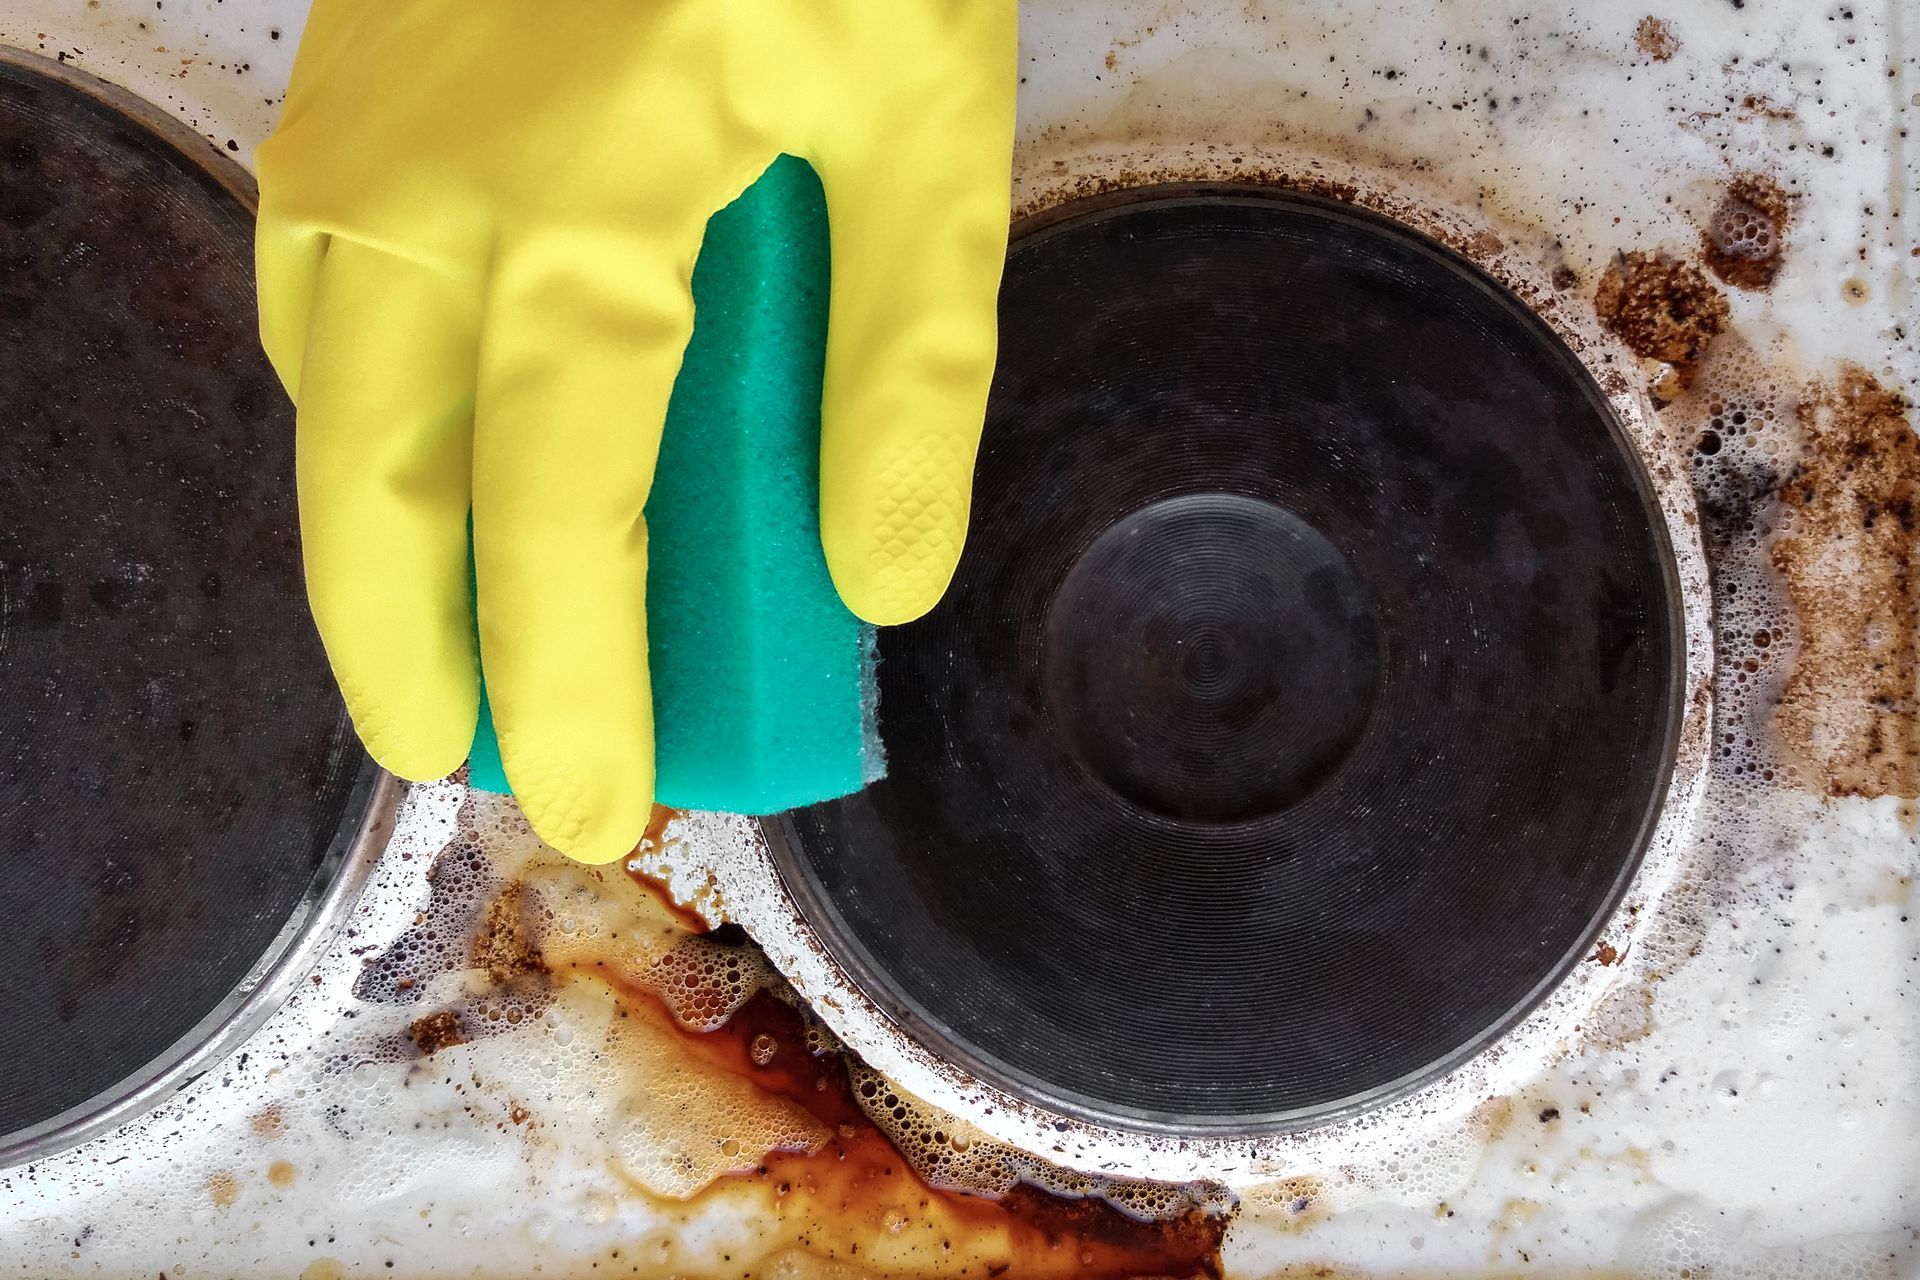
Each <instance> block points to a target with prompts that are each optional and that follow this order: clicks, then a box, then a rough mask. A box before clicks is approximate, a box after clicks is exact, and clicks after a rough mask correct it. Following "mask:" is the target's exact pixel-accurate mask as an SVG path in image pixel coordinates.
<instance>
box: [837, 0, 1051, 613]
mask: <svg viewBox="0 0 1920 1280" xmlns="http://www.w3.org/2000/svg"><path fill="white" fill-rule="evenodd" d="M1000 7H1001V6H995V5H981V6H979V8H980V9H981V10H983V11H984V10H991V9H998V8H1000ZM1004 8H1005V9H1006V10H1007V11H1008V12H1007V17H1006V18H1005V19H1004V21H1001V22H998V23H987V24H985V25H984V26H983V27H982V28H981V30H980V31H978V32H970V33H968V36H969V38H971V39H975V40H978V41H979V42H980V43H981V44H982V45H983V48H982V49H981V50H980V51H978V52H977V53H976V54H975V55H974V56H973V57H972V60H971V62H970V65H974V66H982V67H991V68H995V69H996V70H995V73H994V75H989V76H987V77H984V78H983V79H982V81H981V83H979V84H978V85H977V86H974V87H973V88H972V89H971V90H968V89H965V88H963V87H959V86H953V85H945V86H941V85H929V86H924V87H920V88H916V89H911V90H903V91H902V92H903V96H902V97H901V99H900V100H901V101H903V102H904V101H912V102H928V103H932V104H933V108H932V109H930V110H927V111H924V112H898V113H894V114H893V116H892V117H891V118H890V119H888V120H887V121H886V122H885V123H884V124H883V125H881V126H880V131H879V132H874V133H871V134H861V133H856V134H855V135H853V136H848V137H845V138H837V139H836V140H835V141H833V142H831V143H829V144H827V145H826V146H825V147H824V148H823V150H822V151H821V152H820V153H819V154H818V155H817V156H816V157H815V163H816V165H817V166H818V168H819V169H820V176H821V182H822V184H823V185H824V186H825V188H826V192H827V212H828V222H829V226H830V229H831V235H832V240H833V251H832V256H833V267H832V297H831V301H830V304H829V305H830V308H831V310H830V319H829V322H828V335H827V365H826V377H825V386H824V388H823V398H822V402H821V443H820V536H821V542H822V544H823V546H824V547H825V549H826V555H827V565H828V567H829V568H830V569H831V570H832V573H833V580H834V584H835V585H836V586H837V587H838V588H839V590H840V594H841V596H842V598H843V599H845V601H846V602H847V607H848V608H850V609H852V610H853V611H854V612H855V613H857V614H859V615H860V616H861V617H863V618H865V619H866V620H867V621H869V622H874V623H880V624H883V625H884V624H890V623H898V622H906V621H909V620H911V619H913V618H916V617H918V616H920V615H921V614H922V613H925V612H926V611H927V610H928V609H931V608H932V607H933V606H934V604H935V603H937V602H938V601H939V599H940V596H941V594H942V593H943V592H945V590H946V587H947V583H948V581H949V580H950V579H951V578H952V576H953V571H954V567H955V565H956V564H957V563H958V562H959V558H960V548H961V543H962V541H963V540H964V538H965V536H966V527H967V511H968V505H969V496H970V493H971V489H972V481H973V462H974V455H975V453H976V452H977V450H978V448H979V443H980V429H981V425H982V420H983V418H984V416H985V412H986V401H987V389H988V386H989V384H990V383H991V381H992V378H993V360H994V343H995V331H996V307H997V303H998V298H999V287H1000V273H1001V269H1002V267H1003V266H1004V265H1005V262H1006V252H1007V222H1008V209H1009V204H1010V200H1011V194H1010V183H1011V178H1010V171H1011V165H1012V159H1011V155H1012V136H1013V97H1014V93H1013V82H1014V72H1015V58H1014V47H1013V23H1012V18H1011V10H1012V6H1011V5H1008V6H1004ZM1001 45H1004V46H1005V47H1004V48H1001V47H1000V46H1001ZM1001 67H1004V69H1005V74H1004V76H1003V77H1001V78H1000V79H996V78H995V76H998V75H999V71H998V69H999V68H1001ZM1002 81H1004V82H1002ZM907 92H912V93H913V94H915V95H916V96H913V97H908V96H904V95H905V93H907ZM909 162H910V163H911V164H912V165H913V166H914V167H913V168H911V169H909V170H904V171H903V169H902V165H903V164H907V163H909Z"/></svg>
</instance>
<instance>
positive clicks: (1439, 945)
mask: <svg viewBox="0 0 1920 1280" xmlns="http://www.w3.org/2000/svg"><path fill="white" fill-rule="evenodd" d="M1001 324H1002V332H1001V357H1000V368H999V373H998V376H997V378H996V381H995V384H994V392H993V399H992V404H991V407H990V410H989V414H988V423H987V430H986V436H985V440H984V443H983V446H982V451H981V456H980V464H979V471H978V488H977V495H976V499H975V503H976V506H975V517H974V526H973V529H972V532H971V534H970V537H969V542H968V546H967V552H966V555H965V558H964V560H963V562H962V564H961V566H960V570H959V573H958V576H957V577H956V579H955V581H954V584H953V589H952V591H951V592H950V593H949V595H948V596H947V598H946V600H945V601H944V602H943V603H942V604H941V605H940V607H939V608H938V609H936V610H935V611H934V612H933V613H932V614H931V615H929V616H928V617H927V618H925V619H923V620H922V621H920V622H917V623H914V624H911V625H909V626H905V627H900V628H897V629H893V630H890V631H886V632H883V633H882V635H881V637H880V657H881V665H880V685H881V699H880V728H881V734H882V736H883V738H884V740H885V743H886V747H887V751H888V756H889V765H888V775H887V777H886V778H885V779H884V780H883V781H882V782H880V783H878V784H876V785H875V786H873V787H871V788H869V789H868V790H867V791H865V792H863V793H861V794H859V795H856V796H853V797H851V798H849V799H847V800H843V801H838V802H835V803H832V804H827V805H822V806H818V807H815V808H812V809H808V810H804V811H801V812H798V813H796V814H793V815H790V816H789V817H788V818H787V819H784V820H781V821H779V822H775V823H770V824H769V834H770V836H771V839H772V844H773V846H774V853H775V857H776V859H777V860H778V861H779V862H780V863H781V866H782V871H783V874H784V875H785V877H786V879H787V880H788V881H789V884H790V887H791V888H792V889H793V890H794V892H795V896H796V898H797V899H798V901H799V903H800V906H801V909H802V911H803V912H804V913H805V914H806V916H807V918H808V919H809V921H810V922H811V923H812V924H813V926H814V927H815V929H816V930H817V931H818V932H819V933H820V934H821V935H822V936H823V938H824V939H825V940H826V942H827V945H828V946H829V947H830V948H831V949H832V950H833V951H834V953H835V954H836V956H837V957H838V958H839V959H840V961H841V963H842V964H843V965H845V967H846V968H847V969H848V971H849V972H850V974H851V975H852V976H853V977H854V979H855V980H856V981H857V982H859V983H860V985H861V986H862V987H863V989H865V990H866V991H867V992H868V993H869V995H871V996H872V998H873V999H874V1000H875V1001H876V1002H877V1003H878V1004H880V1006H881V1007H882V1008H883V1009H885V1010H886V1011H887V1012H888V1013H889V1014H890V1015H891V1016H893V1017H894V1018H896V1019H897V1020H899V1021H900V1022H901V1023H902V1024H903V1025H904V1026H906V1027H907V1028H908V1030H909V1031H910V1032H911V1033H913V1034H914V1035H915V1036H917V1037H918V1038H919V1039H921V1040H922V1041H923V1042H924V1043H926V1044H927V1045H928V1046H929V1047H931V1048H933V1049H934V1050H935V1051H936V1052H939V1053H942V1054H944V1055H946V1056H948V1057H949V1058H950V1059H951V1060H953V1061H955V1062H957V1063H959V1064H960V1065H962V1066H964V1067H966V1068H967V1069H969V1070H970V1071H972V1072H974V1073H975V1074H976V1075H977V1076H979V1077H980V1078H982V1079H984V1080H987V1081H989V1082H991V1083H994V1084H996V1085H998V1086H1000V1087H1002V1088H1004V1089H1006V1090H1008V1091H1010V1092H1012V1093H1013V1094H1015V1095H1016V1096H1021V1097H1025V1098H1027V1099H1030V1100H1033V1101H1036V1102H1039V1103H1041V1104H1043V1105H1045V1106H1048V1107H1051V1108H1054V1109H1056V1110H1059V1111H1064V1112H1066V1113H1068V1114H1075V1115H1080V1116H1083V1117H1086V1118H1090V1119H1094V1120H1097V1121H1100V1122H1104V1123H1111V1124H1118V1125H1121V1126H1125V1127H1132V1128H1142V1129H1177V1130H1181V1131H1190V1132H1196V1133H1204V1132H1228V1131H1236V1132H1257V1131H1261V1130H1271V1129H1279V1128H1289V1127H1298V1126H1300V1125H1303V1124H1308V1123H1313V1122H1316V1121H1318V1120H1322V1119H1325V1118H1328V1117H1330V1116H1332V1115H1335V1114H1341V1113H1345V1112H1347V1111H1350V1110H1352V1109H1354V1108H1356V1107H1360V1106H1364V1105H1368V1104H1371V1103H1374V1102H1377V1101H1380V1100H1383V1099H1385V1098H1387V1097H1390V1096H1393V1095H1395V1094H1398V1093H1400V1092H1404V1091H1406V1090H1408V1089H1410V1088H1413V1087H1415V1086H1417V1085H1418V1084H1419V1083H1421V1082H1423V1081H1425V1080H1428V1079H1431V1078H1432V1077H1433V1076H1434V1075H1436V1074H1437V1073H1439V1072H1442V1071H1444V1070H1445V1069H1447V1068H1448V1067H1450V1066H1452V1065H1454V1064H1457V1063H1458V1062H1460V1061H1461V1060H1463V1059H1464V1058H1465V1057H1466V1056H1468V1055H1470V1054H1471V1053H1473V1052H1474V1051H1476V1050H1477V1049H1479V1048H1481V1047H1483V1046H1484V1045H1485V1044H1487V1043H1488V1042H1489V1041H1490V1040H1491V1039H1492V1038H1493V1037H1494V1036H1496V1035H1497V1034H1499V1032H1500V1031H1502V1030H1503V1029H1504V1028H1506V1027H1508V1026H1510V1025H1512V1023H1513V1022H1515V1021H1516V1020H1518V1019H1519V1018H1520V1017H1521V1016H1524V1014H1525V1013H1526V1012H1527V1011H1528V1010H1529V1009H1530V1008H1531V1007H1533V1006H1534V1005H1535V1004H1537V1002H1538V1001H1539V999H1540V998H1541V997H1542V996H1543V995H1544V994H1545V993H1546V991H1548V990H1549V989H1551V987H1552V985H1553V984H1554V983H1555V982H1556V981H1557V980H1558V979H1559V978H1560V977H1561V976H1563V975H1564V974H1565V973H1566V971H1567V970H1568V968H1569V967H1570V966H1571V965H1572V964H1573V963H1575V962H1576V961H1577V960H1578V958H1579V957H1580V955H1581V954H1582V952H1583V951H1584V950H1585V949H1586V948H1587V947H1589V946H1590V945H1591V942H1592V939H1593V937H1594V935H1595V933H1596V931H1597V930H1598V928H1599V926H1600V924H1601V922H1602V921H1603V920H1604V918H1605V916H1606V914H1607V913H1608V912H1609V910H1610V909H1611V907H1612V906H1613V905H1614V904H1615V902H1616V901H1617V899H1618V896H1619V894H1620V893H1621V892H1622V890H1623V889H1624V886H1625V884H1626V882H1627V880H1628V878H1629V877H1630V876H1631V874H1632V871H1633V869H1634V867H1635V866H1636V865H1637V862H1638V860H1639V857H1640V855H1641V853H1642V851H1643V848H1644V846H1645V843H1646V841H1647V839H1648V837H1649V833H1650V831H1651V827H1652V823H1653V820H1654V818H1655V817H1656V816H1657V813H1658V808H1659V805H1660V803H1661V800H1662V797H1663V794H1664V792H1665V789H1666V784H1667V781H1668V777H1669V774H1670V771H1671V769H1672V761H1673V750H1674V742H1675V738H1676V733H1677V728H1678V722H1679V712H1680V709H1681V708H1680V706H1679V702H1680V698H1679V689H1680V681H1681V678H1682V675H1683V668H1684V661H1685V660H1684V651H1683V648H1682V634H1681V630H1682V624H1681V620H1680V614H1679V593H1678V589H1677V586H1676V578H1675V571H1674V568H1673V560H1672V553H1671V550H1670V548H1669V546H1668V544H1667V541H1666V532H1665V525H1664V523H1663V521H1662V518H1661V516H1660V513H1659V511H1658V509H1657V507H1656V506H1655V504H1654V500H1653V497H1652V494H1651V491H1650V488H1649V486H1648V484H1647V482H1646V479H1645V477H1644V475H1643V473H1642V471H1641V468H1640V465H1639V463H1638V461H1637V459H1636V458H1635V456H1634V454H1633V451H1632V447H1631V445H1629V444H1628V443H1627V441H1626V439H1625V436H1624V433H1623V432H1622V431H1621V429H1620V427H1619V425H1618V423H1617V422H1616V421H1615V419H1614V418H1613V416H1612V413H1611V411H1610V410H1609V408H1608V406H1607V404H1606V402H1605V400H1604V399H1603V397H1602V396H1601V394H1600V393H1599V391H1598V390H1597V388H1595V386H1594V385H1593V384H1592V382H1591V380H1590V378H1589V377H1588V375H1587V373H1586V372H1585V370H1584V369H1583V368H1582V366H1581V365H1580V364H1579V362H1578V361H1577V360H1576V359H1575V358H1574V357H1573V356H1572V355H1571V354H1570V353H1569V352H1567V350H1566V349H1565V348H1564V347H1563V346H1562V345H1561V344H1560V343H1559V342H1558V341H1557V340H1556V339H1555V337H1554V336H1553V335H1552V333H1551V331H1550V330H1549V329H1548V328H1547V327H1546V326H1545V325H1544V324H1542V323H1541V322H1540V321H1539V319H1538V318H1537V317H1535V316H1534V315H1532V314H1531V313H1530V312H1529V311H1527V310H1526V309H1525V308H1524V307H1523V306H1522V305H1521V304H1520V303H1519V302H1517V301H1516V300H1515V299H1514V298H1512V297H1511V296H1510V295H1508V294H1506V293H1505V292H1504V291H1502V290H1501V289H1500V288H1499V287H1498V286H1497V285H1496V284H1495V283H1494V282H1493V281H1491V280H1490V279H1488V278H1487V277H1486V276H1484V275H1483V274H1482V273H1480V272H1479V271H1478V270H1477V269H1476V268H1474V267H1473V266H1471V265H1470V264H1468V263H1466V262H1465V261H1463V260H1461V259H1459V258H1457V257H1456V256H1454V255H1453V254H1451V253H1449V252H1448V251H1446V250H1445V249H1443V248H1441V247H1439V246H1437V245H1434V244H1432V243H1430V242H1428V241H1426V240H1424V239H1423V238H1421V237H1419V236H1417V235H1415V234H1414V233H1411V232H1409V231H1407V230H1405V229H1403V228H1400V227H1398V226H1396V225H1394V224H1391V223H1388V222H1386V221H1384V220H1382V219H1378V218H1375V217H1373V216H1370V215H1368V214H1365V213H1364V212H1360V211H1356V210H1353V209H1350V208H1347V207H1345V206H1340V205H1335V204H1332V203H1327V202H1321V201H1317V200H1314V199H1311V198H1307V197H1303V196H1294V195H1287V194H1282V193H1275V192H1264V193H1263V192H1256V191H1250V190H1248V189H1244V188H1221V189H1211V188H1210V189H1199V190H1196V189H1189V188H1182V189H1178V190H1162V191H1157V192H1155V191H1149V192H1144V193H1133V194H1132V195H1130V196H1129V197H1126V198H1121V199H1118V200H1107V201H1103V202H1095V203H1091V204H1088V205H1083V206H1081V207H1078V208H1074V209H1071V210H1069V211H1068V213H1067V214H1066V215H1065V216H1062V217H1057V218H1055V219H1054V220H1051V221H1050V222H1049V223H1048V224H1047V225H1046V226H1044V227H1042V228H1039V229H1036V230H1031V231H1029V232H1027V233H1026V234H1022V235H1020V236H1018V237H1016V241H1015V244H1014V248H1013V250H1012V254H1011V256H1010V259H1009V262H1008V268H1007V275H1006V281H1005V285H1004V288H1003V292H1002V295H1001Z"/></svg>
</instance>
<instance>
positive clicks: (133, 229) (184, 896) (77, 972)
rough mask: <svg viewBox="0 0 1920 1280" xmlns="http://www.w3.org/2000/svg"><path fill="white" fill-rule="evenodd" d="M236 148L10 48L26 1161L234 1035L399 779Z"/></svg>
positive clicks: (18, 923) (8, 1045) (0, 843)
mask: <svg viewBox="0 0 1920 1280" xmlns="http://www.w3.org/2000/svg"><path fill="white" fill-rule="evenodd" d="M183 145H184V146H190V147H191V148H192V153H191V154H189V152H188V151H185V150H183V149H182V146H183ZM217 164H218V160H217V157H212V156H211V153H210V152H209V151H208V149H207V146H206V144H205V143H204V142H202V141H198V140H192V139H191V135H187V139H186V140H184V141H183V140H182V139H180V138H178V137H177V136H174V137H162V136H161V135H160V134H158V133H156V132H155V131H154V130H152V129H150V128H148V127H147V126H146V125H144V124H142V123H140V122H138V121H136V120H135V119H134V118H133V117H132V116H130V115H129V114H127V113H126V112H125V111H123V110H122V108H121V107H120V106H117V105H114V104H113V103H111V102H110V101H108V99H107V92H106V91H105V90H104V89H93V88H89V87H87V86H84V85H82V84H81V83H80V82H78V81H77V80H76V79H74V78H72V77H69V76H67V75H65V74H64V73H60V79H58V80H55V79H51V78H48V76H47V75H44V74H41V73H40V72H38V71H36V70H30V69H28V68H27V66H25V65H23V64H20V63H7V62H0V1163H5V1162H6V1161H7V1160H8V1159H11V1158H20V1157H23V1156H28V1155H32V1154H33V1153H35V1152H36V1151H38V1150H44V1149H46V1147H47V1145H48V1144H49V1143H57V1142H58V1141H60V1140H62V1139H63V1138H71V1137H74V1136H78V1135H79V1134H81V1133H83V1132H84V1131H86V1129H87V1126H88V1125H89V1123H90V1122H92V1121H95V1120H97V1119H99V1118H100V1117H103V1116H104V1117H111V1116H113V1115H115V1114H117V1113H119V1111H121V1110H123V1109H124V1106H125V1104H126V1103H127V1102H128V1101H129V1100H130V1099H134V1098H137V1097H140V1096H150V1095H151V1094H152V1093H153V1091H154V1089H155V1086H156V1085H157V1084H159V1083H161V1082H163V1081H164V1080H165V1079H166V1078H167V1076H168V1073H169V1072H170V1071H174V1070H176V1069H177V1068H179V1067H181V1065H182V1064H184V1063H187V1062H189V1061H190V1060H192V1059H193V1058H194V1057H195V1055H196V1054H200V1053H202V1052H203V1051H204V1050H205V1049H206V1048H207V1047H208V1046H209V1045H211V1044H214V1043H216V1042H217V1041H218V1040H219V1038H220V1037H221V1035H222V1034H223V1033H227V1032H230V1031H231V1030H232V1028H233V1026H234V1023H235V1019H236V1017H237V1016H238V1013H239V1011H240V1006H241V1005H242V1004H243V1003H244V1002H245V1001H246V1000H247V999H248V997H249V995H253V996H256V997H257V996H258V994H259V993H260V990H261V989H262V988H263V986H270V985H271V984H270V983H268V981H267V980H268V978H269V977H270V976H271V975H272V973H273V971H274V965H275V964H276V963H277V962H280V961H283V960H284V959H286V957H287V956H288V955H289V954H291V952H292V950H293V949H295V948H296V947H297V945H298V944H299V943H300V942H301V940H302V939H303V938H304V937H307V936H309V934H310V931H311V928H312V926H313V924H314V921H315V919H316V918H317V915H318V914H319V913H320V910H321V908H322V907H324V906H325V905H326V903H327V901H328V896H329V893H330V892H331V891H332V889H333V887H334V886H335V885H336V883H337V882H338V881H339V879H340V876H341V868H342V864H343V862H344V860H345V854H346V852H347V849H348V847H349V846H350V845H351V844H352V842H353V838H354V836H355V834H356V833H357V832H358V830H359V828H360V825H361V822H362V820H363V818H364V817H365V816H366V815H367V814H368V813H369V807H370V804H371V800H372V797H373V795H374V793H375V791H376V790H377V788H376V787H375V774H374V771H373V770H372V767H371V765H370V764H369V763H368V761H367V760H366V758H365V756H364V754H363V753H362V752H361V751H360V749H359V747H358V746H357V745H356V743H355V739H354V735H353V730H352V727H351V726H350V725H349V723H348V721H347V718H346V714H345V712H344V710H343V708H342V706H341V704H340V701H339V699H338V696H337V695H336V694H335V692H334V689H333V686H332V683H331V681H330V680H329V678H328V673H327V664H326V660H325V657H324V655H323V653H322V652H321V648H320V643H319V640H318V638H317V637H316V635H315V634H314V629H313V625H312V623H311V621H310V620H309V619H308V616H307V613H306V608H305V604H304V596H303V592H302V587H301V579H300V553H299V544H298V540H297V534H296V523H295V518H294V503H293V415H292V411H291V409H290V408H289V406H288V404H287V400H286V397H285V396H284V395H283V394H282V392H281V390H280V387H279V385H278V384H277V383H276V382H275V380H274V376H273V373H272V371H271V369H269V367H268V365H267V362H266V359H265V357H264V356H263V355H262V354H261V352H260V344H259V339H258V337H257V336H256V327H255V319H254V300H253V284H252V264H253V254H252V239H253V237H252V218H251V214H250V211H249V207H248V203H247V201H246V199H245V198H244V195H243V193H242V191H241V188H240V184H241V183H244V177H243V176H239V175H238V173H237V171H221V172H216V165H217Z"/></svg>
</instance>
